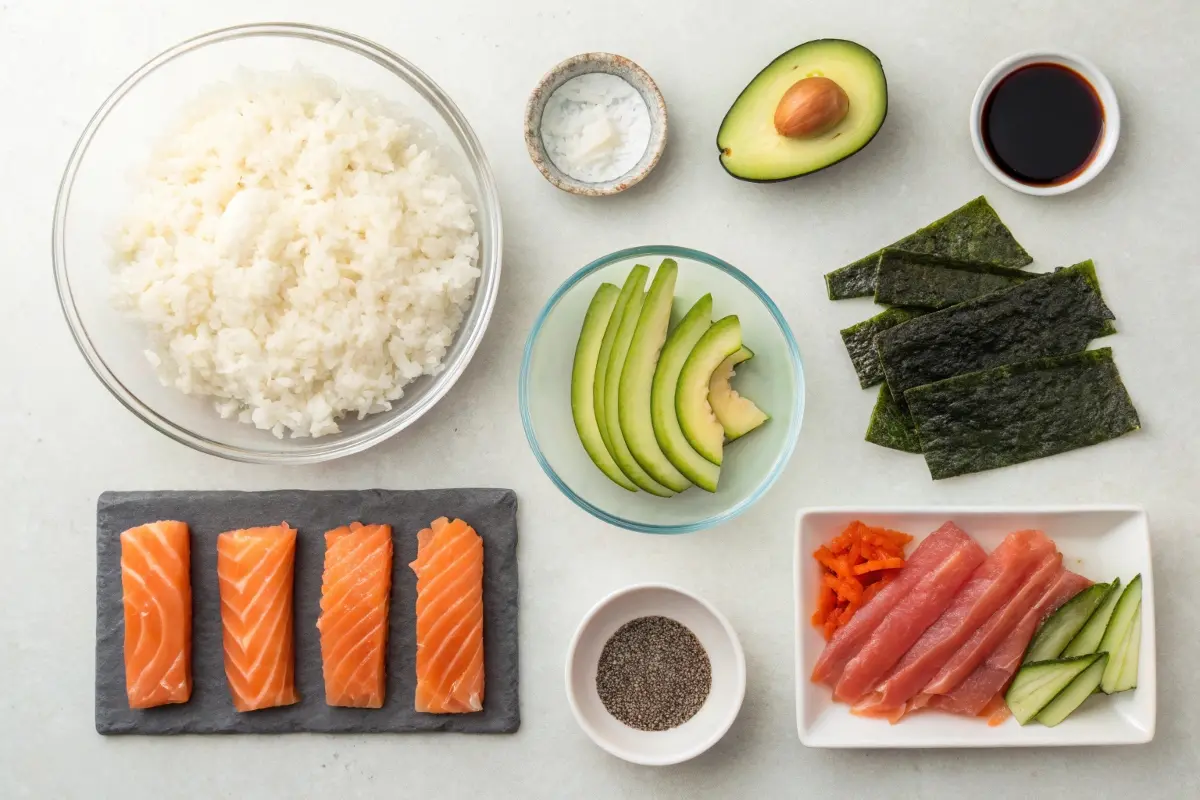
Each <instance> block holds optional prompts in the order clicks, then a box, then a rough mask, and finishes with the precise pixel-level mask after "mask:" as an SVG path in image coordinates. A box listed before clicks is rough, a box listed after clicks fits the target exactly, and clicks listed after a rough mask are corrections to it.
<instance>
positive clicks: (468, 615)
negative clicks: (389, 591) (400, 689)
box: [409, 517, 484, 714]
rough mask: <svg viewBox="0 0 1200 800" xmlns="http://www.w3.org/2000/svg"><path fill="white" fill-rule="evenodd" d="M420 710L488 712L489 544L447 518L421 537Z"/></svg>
mask: <svg viewBox="0 0 1200 800" xmlns="http://www.w3.org/2000/svg"><path fill="white" fill-rule="evenodd" d="M409 566H410V567H412V571H413V572H415V573H416V575H417V692H416V699H415V706H416V710H417V711H421V712H425V713H429V714H465V713H470V712H472V711H481V710H482V709H483V679H484V678H483V676H484V671H483V539H482V538H480V536H479V534H478V533H476V532H475V529H474V528H472V527H471V526H470V525H468V524H467V523H465V522H463V521H462V520H460V519H456V520H454V521H453V522H450V521H449V520H447V519H446V518H445V517H442V518H440V519H436V520H434V521H433V523H432V524H431V525H430V526H429V527H428V528H426V529H425V530H423V531H421V532H420V533H418V534H417V560H416V561H414V562H412V563H411V564H409Z"/></svg>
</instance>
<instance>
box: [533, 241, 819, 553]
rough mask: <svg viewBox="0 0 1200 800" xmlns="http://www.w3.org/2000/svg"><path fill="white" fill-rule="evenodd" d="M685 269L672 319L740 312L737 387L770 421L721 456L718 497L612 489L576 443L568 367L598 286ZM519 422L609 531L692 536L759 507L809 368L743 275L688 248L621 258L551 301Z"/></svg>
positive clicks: (597, 265) (563, 484)
mask: <svg viewBox="0 0 1200 800" xmlns="http://www.w3.org/2000/svg"><path fill="white" fill-rule="evenodd" d="M664 258H673V259H675V261H676V262H678V264H679V278H678V281H677V283H676V287H675V304H674V310H673V311H672V320H673V321H674V322H678V320H679V318H680V317H682V315H683V314H684V313H686V312H687V310H688V309H689V308H690V307H691V306H692V304H693V303H695V302H696V300H698V299H700V297H701V296H702V295H704V294H705V293H708V292H711V293H712V296H713V319H714V320H716V319H720V318H721V317H724V316H725V315H727V314H737V315H738V318H739V320H740V321H741V324H742V340H743V341H744V342H745V343H746V346H747V347H749V348H750V349H751V350H753V351H754V358H752V359H750V360H749V361H747V362H745V363H742V364H739V365H738V367H737V372H736V374H737V377H736V378H735V380H734V388H735V389H737V391H738V392H739V393H741V394H744V395H745V396H746V397H749V398H751V399H753V400H754V402H755V403H756V404H758V406H759V407H760V408H762V410H763V411H766V412H767V413H768V414H770V415H771V419H770V420H769V421H768V422H767V423H766V424H765V425H763V426H762V427H761V428H758V429H757V430H755V431H752V432H751V433H749V434H747V435H746V436H744V437H742V438H741V439H738V440H737V441H735V442H731V443H729V444H728V445H727V447H726V448H725V454H724V458H723V459H722V466H721V478H720V482H719V483H718V484H717V491H716V492H715V493H709V492H706V491H704V490H702V489H699V488H696V487H694V486H693V487H691V488H690V489H688V490H687V491H685V492H681V493H680V494H677V495H675V496H674V497H669V498H661V497H652V496H651V495H649V494H647V493H646V492H637V493H636V494H635V493H632V492H629V491H627V490H625V489H622V488H621V487H620V486H618V485H617V484H615V483H613V482H612V481H610V480H609V479H608V478H607V477H606V476H605V475H604V473H602V472H601V471H600V469H599V468H598V467H596V465H595V464H593V463H592V461H591V459H590V457H589V456H588V454H587V451H585V450H584V449H583V445H582V444H581V443H580V441H579V434H578V433H577V432H576V430H575V420H574V418H573V417H572V415H571V369H572V364H573V362H574V358H575V344H576V342H577V341H578V340H579V332H580V328H581V326H582V325H583V317H584V314H585V313H586V312H587V308H588V305H589V303H590V302H591V300H592V296H593V295H594V294H595V293H596V288H597V287H598V286H599V285H600V284H601V283H611V284H615V285H616V286H621V285H622V284H623V283H624V282H625V278H626V276H628V274H629V270H630V269H631V268H632V267H633V266H634V264H645V265H646V266H648V267H650V269H651V270H654V269H657V268H658V265H659V264H660V263H661V262H662V260H663V259H664ZM519 389H520V398H519V405H520V408H521V422H522V423H523V424H524V426H525V436H526V438H527V439H528V440H529V446H530V447H531V448H532V449H533V454H534V456H535V457H536V458H537V460H538V463H539V464H541V465H542V469H543V470H545V472H546V474H547V475H548V476H549V477H550V480H552V481H553V482H554V485H555V486H557V487H558V488H559V489H561V490H562V492H563V494H565V495H566V496H567V497H569V498H571V500H572V501H574V502H575V503H576V504H577V505H578V506H579V507H581V508H583V509H585V510H586V511H588V512H589V513H590V514H593V515H595V516H596V517H598V518H599V519H602V520H604V521H605V522H608V523H610V524H612V525H619V526H620V527H622V528H628V529H630V530H634V531H641V532H643V533H689V532H691V531H699V530H703V529H705V528H710V527H712V526H713V525H717V524H719V523H722V522H725V521H726V520H730V519H733V518H734V517H736V516H737V515H738V514H740V513H742V512H743V511H745V510H746V509H747V508H749V507H750V506H751V505H753V504H754V503H755V502H757V501H758V499H759V498H761V497H762V496H763V495H764V494H765V493H766V491H767V490H768V489H770V488H771V485H772V484H773V483H775V480H776V479H777V478H778V477H779V475H780V473H781V472H783V468H784V467H785V466H787V462H788V459H789V458H791V455H792V451H793V450H794V449H795V447H796V439H797V437H798V436H799V435H800V421H801V420H802V419H803V417H804V368H803V367H802V365H801V363H800V350H799V348H798V347H797V346H796V339H795V337H793V336H792V330H791V328H789V327H788V324H787V321H786V320H784V318H783V314H782V313H780V311H779V308H778V307H777V306H776V305H775V303H774V302H772V300H771V298H770V297H768V296H767V294H766V293H765V292H764V291H763V290H762V289H761V288H760V287H759V286H758V284H756V283H755V282H754V281H752V280H751V279H750V278H749V277H748V276H747V275H746V274H745V273H743V272H741V271H739V270H738V269H736V268H735V267H733V266H732V265H730V264H727V263H725V262H724V261H722V260H721V259H719V258H716V257H714V256H710V255H708V254H707V253H702V252H700V251H699V250H688V249H686V248H683V247H670V246H666V245H651V246H648V247H634V248H631V249H629V250H620V251H618V252H616V253H612V254H610V255H607V256H604V257H603V258H599V259H597V260H596V261H593V262H592V263H591V264H588V265H587V266H586V267H584V268H583V269H581V270H579V271H578V272H576V273H575V274H574V275H572V276H571V277H570V278H569V279H567V282H566V283H564V284H563V285H562V286H561V287H559V289H558V291H556V292H555V293H554V294H553V295H552V296H551V297H550V299H549V300H548V301H547V302H546V306H545V308H543V309H542V312H541V314H539V315H538V318H537V321H536V322H534V325H533V330H532V331H531V332H530V334H529V339H528V340H527V341H526V344H525V356H524V359H523V360H522V362H521V380H520V385H519Z"/></svg>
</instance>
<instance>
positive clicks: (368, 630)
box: [317, 522, 392, 708]
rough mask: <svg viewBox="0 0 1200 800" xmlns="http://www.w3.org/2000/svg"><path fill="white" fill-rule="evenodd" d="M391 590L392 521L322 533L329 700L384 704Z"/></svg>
mask: <svg viewBox="0 0 1200 800" xmlns="http://www.w3.org/2000/svg"><path fill="white" fill-rule="evenodd" d="M391 591H392V526H391V525H363V524H362V523H360V522H353V523H351V524H350V525H349V527H344V528H337V529H335V530H332V531H329V532H328V533H326V534H325V573H324V575H323V576H322V578H321V617H320V619H318V620H317V630H319V631H320V632H321V663H322V666H323V671H324V674H325V702H326V703H327V704H329V705H331V706H345V707H348V708H379V707H381V706H382V705H383V700H384V697H385V695H386V693H387V675H386V673H385V667H386V665H387V658H386V656H387V635H388V605H389V602H390V601H389V598H390V596H391Z"/></svg>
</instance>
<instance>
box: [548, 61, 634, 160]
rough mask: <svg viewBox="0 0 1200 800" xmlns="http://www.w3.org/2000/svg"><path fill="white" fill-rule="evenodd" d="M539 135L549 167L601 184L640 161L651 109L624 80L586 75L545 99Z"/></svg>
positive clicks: (593, 73) (610, 76) (596, 74)
mask: <svg viewBox="0 0 1200 800" xmlns="http://www.w3.org/2000/svg"><path fill="white" fill-rule="evenodd" d="M541 132H542V143H543V144H544V145H545V147H546V154H547V155H548V156H549V157H550V160H551V161H552V162H553V163H554V166H556V167H558V168H559V169H560V170H562V171H563V172H565V173H566V174H567V175H569V176H571V177H572V178H574V179H575V180H578V181H583V182H585V183H604V182H606V181H611V180H615V179H617V178H619V177H621V176H622V175H624V174H626V173H627V172H629V171H630V170H631V169H633V167H634V166H636V165H637V163H638V161H640V160H641V158H642V155H643V154H644V153H645V152H646V147H647V146H648V145H649V144H650V111H649V109H648V108H647V107H646V101H645V99H644V98H643V97H642V95H641V93H640V92H639V91H638V90H637V89H635V88H634V87H633V86H631V85H630V84H629V83H628V82H627V81H625V80H623V79H621V78H619V77H617V76H616V75H609V74H608V73H605V72H589V73H587V74H584V75H580V76H579V77H576V78H572V79H571V80H569V81H567V82H566V83H564V84H563V85H562V86H560V87H558V89H557V90H555V92H554V94H552V95H550V99H549V100H547V101H546V107H545V109H544V110H543V111H542V123H541Z"/></svg>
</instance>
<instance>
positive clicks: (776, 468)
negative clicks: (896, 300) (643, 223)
mask: <svg viewBox="0 0 1200 800" xmlns="http://www.w3.org/2000/svg"><path fill="white" fill-rule="evenodd" d="M651 255H656V256H665V257H668V258H686V259H688V260H691V261H698V262H700V263H702V264H705V265H707V266H710V267H713V268H715V269H717V270H720V271H721V272H724V273H725V274H726V275H729V276H730V277H731V278H734V279H735V280H737V281H738V282H739V283H741V284H742V285H743V286H745V287H746V288H747V289H749V290H750V292H751V293H752V294H754V296H755V297H757V298H758V300H759V302H761V303H762V304H763V306H764V307H765V308H766V309H767V311H768V313H770V315H771V316H772V318H773V319H774V321H775V324H776V326H777V327H778V328H779V331H780V333H781V334H782V335H783V338H784V341H785V343H786V344H787V348H788V352H789V353H790V354H791V356H792V358H791V367H792V374H793V377H794V378H795V381H796V392H795V398H794V408H793V413H792V419H791V423H790V424H789V426H788V430H787V433H786V434H785V437H786V438H785V441H784V447H783V449H782V450H781V451H780V453H779V456H778V457H777V458H776V459H775V463H773V464H772V465H771V468H770V470H769V471H768V472H767V475H766V476H765V477H764V478H763V479H762V481H760V482H759V484H758V486H757V487H755V489H754V491H753V492H751V493H750V495H749V496H747V497H746V498H744V499H743V500H742V501H740V502H738V503H736V504H734V505H733V506H731V507H730V508H727V509H725V510H724V511H721V512H720V513H717V514H713V515H711V516H708V517H705V518H704V519H701V520H697V521H696V522H688V523H681V524H678V525H657V524H650V523H645V522H637V521H636V520H631V519H625V518H624V517H620V516H617V515H615V514H610V513H609V512H607V511H605V510H604V509H602V508H599V507H598V506H596V505H594V504H593V503H590V502H588V501H587V500H585V499H584V498H582V497H580V496H579V495H578V494H576V492H575V491H574V490H573V489H572V488H571V487H570V486H568V485H567V483H566V481H564V480H563V479H562V478H561V477H560V476H559V475H558V473H557V472H556V471H555V469H554V467H553V466H551V465H550V462H549V461H548V460H547V458H546V456H545V454H544V453H543V452H542V448H541V446H540V445H539V444H538V441H537V435H536V434H535V433H534V430H533V420H532V419H531V418H530V414H529V380H530V370H531V363H532V360H533V347H534V344H535V343H536V342H537V338H538V334H540V333H541V330H542V325H543V324H544V323H545V322H546V319H547V318H548V317H549V316H550V312H552V311H553V310H554V308H555V306H557V305H558V303H559V301H561V300H562V299H563V298H564V297H565V296H566V295H567V293H569V292H570V291H571V290H572V289H574V288H575V287H576V286H577V285H578V284H579V282H580V281H582V280H583V279H584V278H586V277H588V276H589V275H591V274H592V273H594V272H598V271H600V270H601V269H604V268H605V267H608V266H610V265H612V264H614V263H616V262H618V261H624V260H626V259H630V258H638V257H641V256H651ZM517 393H518V397H517V405H518V406H519V407H520V410H521V426H522V427H523V428H524V430H525V439H526V441H527V442H528V443H529V448H530V450H532V451H533V456H534V458H536V459H537V462H538V464H540V465H541V467H542V471H543V472H545V473H546V476H547V477H548V478H550V480H551V482H552V483H553V484H554V485H555V486H557V487H558V489H559V491H561V492H562V493H563V494H564V495H566V496H567V498H568V499H570V500H571V502H573V503H574V504H575V505H577V506H579V507H580V508H582V509H583V510H584V511H587V512H588V513H589V514H591V515H592V516H594V517H596V518H597V519H600V520H602V521H604V522H607V523H608V524H610V525H615V526H617V527H619V528H624V529H626V530H631V531H637V532H638V533H654V534H679V533H695V532H697V531H702V530H707V529H708V528H712V527H715V526H717V525H720V524H721V523H724V522H728V521H729V520H731V519H733V518H735V517H737V516H739V515H741V514H742V513H743V512H744V511H746V510H747V509H748V508H750V506H752V505H754V504H755V503H756V502H758V500H760V499H761V498H762V496H763V495H764V494H766V493H767V491H768V490H769V489H770V488H771V487H772V486H774V485H775V482H776V481H777V480H778V479H779V476H780V475H781V474H783V470H784V468H785V467H787V465H788V462H789V461H791V458H792V454H793V453H794V452H795V450H796V442H797V440H798V439H799V438H800V425H801V422H802V421H803V419H804V395H805V386H804V362H803V360H802V359H801V357H800V347H799V345H797V343H796V337H795V336H794V335H793V333H792V329H791V326H790V325H788V323H787V320H786V319H784V316H783V312H781V311H780V310H779V307H778V306H777V305H775V301H774V300H772V299H771V298H770V297H769V296H768V295H767V293H766V292H764V291H763V290H762V287H760V286H759V285H758V284H757V283H755V282H754V280H753V279H751V278H750V276H749V275H747V274H746V273H744V272H742V271H741V270H739V269H738V268H737V267H735V266H733V265H732V264H730V263H729V262H727V261H724V260H722V259H720V258H717V257H716V256H713V255H709V254H708V253H705V252H703V251H701V250H693V249H692V248H689V247H677V246H675V245H641V246H638V247H628V248H625V249H623V250H617V251H615V252H612V253H609V254H608V255H605V256H601V257H600V258H597V259H596V260H594V261H592V262H591V263H589V264H587V265H586V266H584V267H582V268H580V269H579V270H577V271H576V272H575V274H573V275H572V276H571V277H569V278H567V280H566V281H564V282H563V284H562V285H561V286H559V287H558V289H556V290H555V291H554V294H552V295H550V299H549V300H547V301H546V303H545V305H543V306H542V309H541V311H540V312H538V316H537V319H535V320H534V323H533V327H532V328H531V329H530V331H529V337H528V338H527V339H526V340H525V350H524V353H523V354H522V356H521V376H520V380H519V382H518V386H517Z"/></svg>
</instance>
